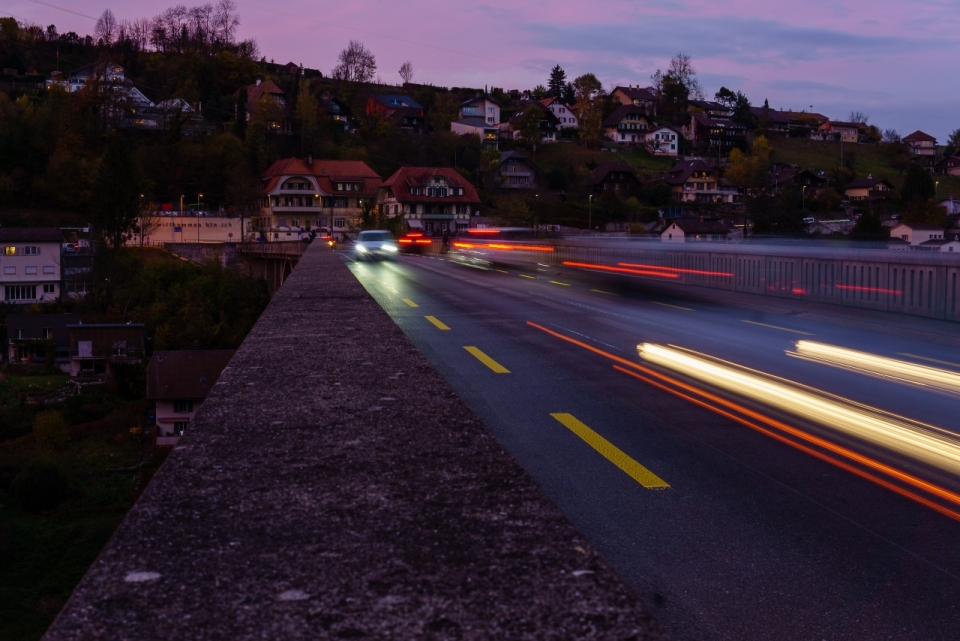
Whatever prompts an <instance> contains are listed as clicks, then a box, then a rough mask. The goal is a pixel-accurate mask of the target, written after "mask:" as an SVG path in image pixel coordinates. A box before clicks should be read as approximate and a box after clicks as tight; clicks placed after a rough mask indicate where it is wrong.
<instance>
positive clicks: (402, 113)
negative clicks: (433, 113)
mask: <svg viewBox="0 0 960 641" xmlns="http://www.w3.org/2000/svg"><path fill="white" fill-rule="evenodd" d="M403 118H419V119H420V120H421V121H422V120H423V119H424V116H423V111H422V110H421V109H417V108H416V107H400V108H399V109H397V110H396V111H394V112H393V113H392V114H390V120H402V119H403Z"/></svg>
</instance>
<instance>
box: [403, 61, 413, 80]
mask: <svg viewBox="0 0 960 641" xmlns="http://www.w3.org/2000/svg"><path fill="white" fill-rule="evenodd" d="M400 77H401V78H403V83H404V84H408V83H410V82H413V63H412V62H410V61H409V60H407V61H406V62H405V63H403V64H402V65H400Z"/></svg>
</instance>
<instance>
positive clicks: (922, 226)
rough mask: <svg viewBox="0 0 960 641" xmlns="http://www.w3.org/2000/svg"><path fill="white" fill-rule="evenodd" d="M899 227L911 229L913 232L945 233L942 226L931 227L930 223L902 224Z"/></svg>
mask: <svg viewBox="0 0 960 641" xmlns="http://www.w3.org/2000/svg"><path fill="white" fill-rule="evenodd" d="M897 227H909V228H910V229H912V230H913V231H943V227H942V226H940V225H930V224H928V223H900V224H899V225H897ZM897 227H894V228H893V229H896V228H897ZM891 231H892V230H891Z"/></svg>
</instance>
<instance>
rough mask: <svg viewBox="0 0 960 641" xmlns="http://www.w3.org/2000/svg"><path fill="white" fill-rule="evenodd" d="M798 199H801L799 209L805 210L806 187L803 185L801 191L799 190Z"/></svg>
mask: <svg viewBox="0 0 960 641" xmlns="http://www.w3.org/2000/svg"><path fill="white" fill-rule="evenodd" d="M800 198H801V201H800V209H806V208H807V186H806V185H804V186H803V189H801V190H800Z"/></svg>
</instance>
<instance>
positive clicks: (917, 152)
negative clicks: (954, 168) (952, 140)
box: [903, 130, 937, 156]
mask: <svg viewBox="0 0 960 641" xmlns="http://www.w3.org/2000/svg"><path fill="white" fill-rule="evenodd" d="M903 142H904V144H906V145H907V146H908V147H910V153H911V154H913V155H914V156H936V155H937V139H936V138H934V137H933V136H931V135H930V134H925V133H923V132H922V131H920V130H917V131H915V132H913V133H912V134H910V135H909V136H904V137H903Z"/></svg>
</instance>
